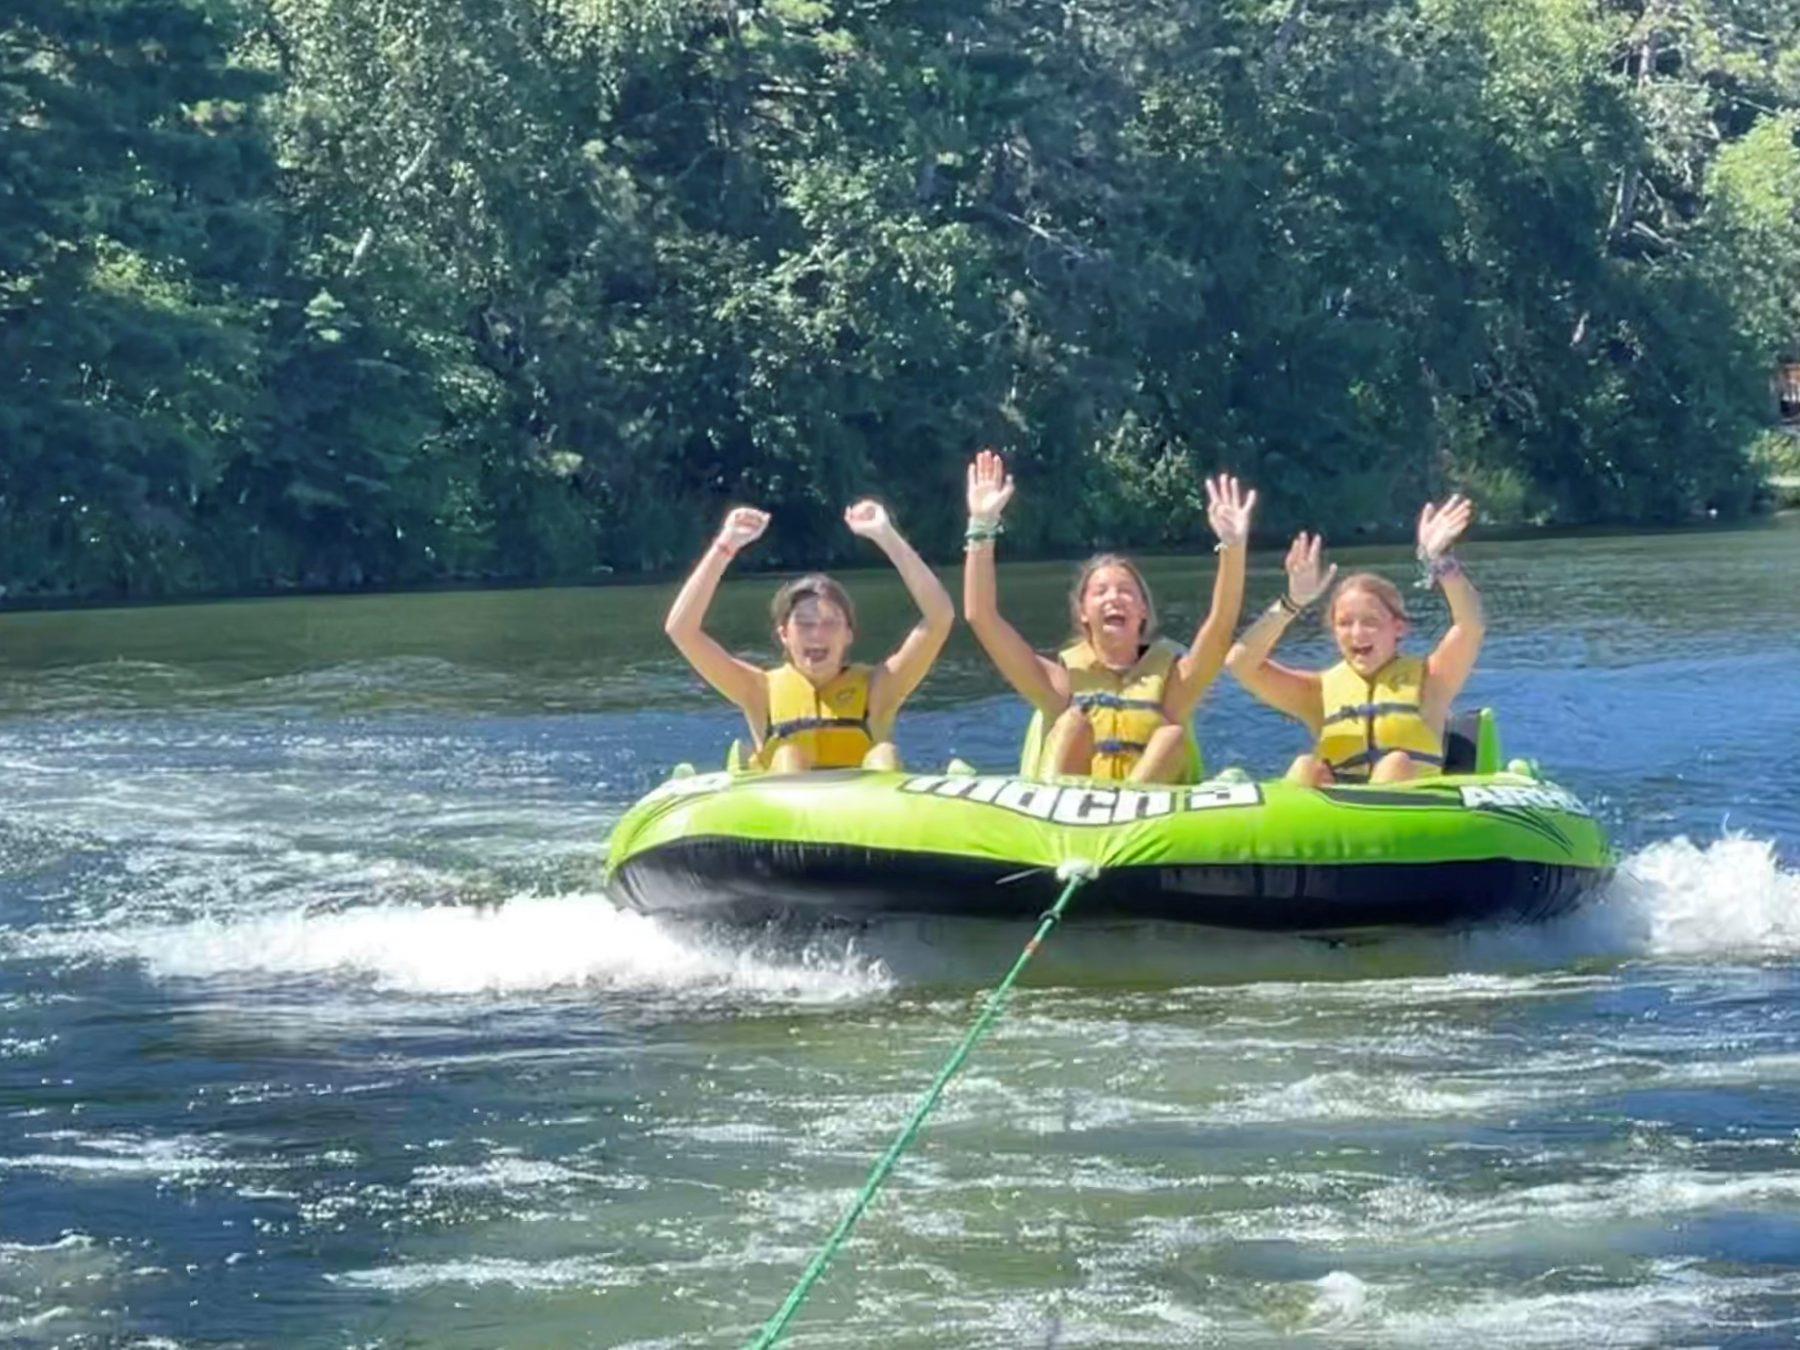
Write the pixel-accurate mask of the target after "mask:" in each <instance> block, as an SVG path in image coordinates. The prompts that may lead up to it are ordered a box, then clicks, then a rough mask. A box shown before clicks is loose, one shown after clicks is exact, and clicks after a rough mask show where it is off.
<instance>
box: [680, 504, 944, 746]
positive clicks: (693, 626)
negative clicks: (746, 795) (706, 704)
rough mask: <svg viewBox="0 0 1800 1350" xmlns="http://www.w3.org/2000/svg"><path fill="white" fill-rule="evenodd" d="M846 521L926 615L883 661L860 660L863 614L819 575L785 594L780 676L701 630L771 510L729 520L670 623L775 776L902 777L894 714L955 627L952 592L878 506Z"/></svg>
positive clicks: (780, 598)
mask: <svg viewBox="0 0 1800 1350" xmlns="http://www.w3.org/2000/svg"><path fill="white" fill-rule="evenodd" d="M844 523H845V524H846V525H848V526H849V527H850V531H851V533H852V534H857V535H861V536H862V537H863V538H864V539H867V540H870V541H871V542H872V543H874V544H875V546H876V547H877V548H879V549H880V550H881V551H882V552H883V553H885V554H887V556H888V559H889V561H891V562H892V563H893V564H894V566H895V567H896V568H897V569H898V570H899V572H900V579H901V580H902V581H904V582H905V583H906V589H907V591H908V593H909V594H911V596H912V598H913V602H914V603H915V604H916V605H918V607H919V612H920V613H921V614H922V615H923V616H924V617H923V618H922V619H921V620H920V622H919V623H918V624H916V625H915V626H914V627H913V630H912V632H910V633H908V634H907V635H906V640H905V641H904V642H902V643H901V644H900V646H899V648H898V649H897V650H896V651H895V652H894V654H893V655H892V656H890V657H888V659H887V660H885V661H883V662H882V663H881V664H880V665H877V666H866V665H853V664H851V663H850V660H849V654H850V644H851V642H852V641H853V640H854V639H855V637H856V610H855V608H854V607H853V606H852V605H851V603H850V597H849V595H848V594H847V593H846V592H845V591H844V588H843V587H842V586H840V585H838V583H837V582H835V581H833V580H832V579H831V578H830V577H827V576H821V575H818V574H817V573H814V574H812V575H810V576H804V577H799V578H796V579H795V580H793V581H790V582H788V583H787V584H786V585H785V586H783V587H782V588H781V589H780V590H779V591H777V592H776V593H775V601H774V604H773V606H772V607H771V608H772V612H773V617H774V620H775V641H776V644H777V645H778V646H779V647H780V648H781V650H782V653H783V654H784V655H785V656H786V657H787V660H786V662H785V663H784V664H783V665H782V666H781V667H780V668H779V669H776V670H761V669H759V668H758V667H756V666H753V665H751V664H750V663H749V662H747V661H740V660H739V659H738V658H737V657H735V656H733V655H732V654H731V653H730V652H728V651H726V650H725V648H724V647H722V646H720V645H719V643H718V642H717V641H716V640H715V639H713V638H712V637H710V636H709V635H708V634H707V633H706V631H705V630H704V629H703V628H702V627H701V625H702V623H703V622H704V621H705V618H706V611H707V608H708V607H709V606H710V605H711V604H712V598H713V593H714V592H715V591H716V590H718V587H719V581H720V579H721V578H722V577H723V576H724V575H725V569H726V568H727V567H728V566H730V564H731V560H732V559H733V558H734V557H736V556H737V554H738V551H739V550H740V549H742V548H743V547H744V546H745V545H747V544H750V543H753V542H754V541H755V540H757V539H759V538H761V536H762V533H763V531H764V530H766V529H768V527H769V514H768V512H766V511H758V510H756V509H755V508H754V507H749V506H740V507H736V508H734V509H733V510H732V511H730V512H729V513H728V514H727V515H726V517H725V523H724V525H723V526H722V527H721V528H720V530H719V536H718V538H716V539H714V540H713V542H712V545H711V547H709V548H708V549H707V550H706V556H705V557H704V558H702V559H701V560H700V563H699V565H698V566H696V567H695V568H694V571H693V574H692V575H691V576H689V577H688V579H687V583H686V584H685V585H684V586H682V588H681V593H680V594H679V595H677V596H676V597H675V604H674V605H673V606H672V607H671V608H670V610H669V617H668V619H667V620H666V621H665V622H664V623H663V632H665V633H667V634H668V635H669V637H670V639H671V640H672V641H673V642H674V643H675V646H676V648H677V649H678V650H679V651H680V652H681V654H682V655H683V656H685V657H686V658H687V660H688V664H689V665H691V666H693V668H694V669H695V670H697V671H699V672H700V674H701V675H702V676H704V677H705V679H706V682H707V683H708V684H710V685H712V687H713V688H714V689H717V690H718V691H719V692H720V693H721V694H723V695H725V697H726V698H728V699H730V700H731V701H732V702H733V703H735V704H737V706H738V707H739V708H741V709H742V710H743V713H744V719H745V720H746V721H747V722H748V723H749V724H750V734H751V736H752V738H753V739H754V741H755V743H756V754H755V763H756V764H757V765H758V766H760V767H762V768H765V769H771V770H773V771H774V772H776V773H798V772H801V771H802V770H806V769H845V768H856V767H858V766H861V767H864V768H870V769H898V768H899V767H900V758H899V755H898V753H897V752H896V751H895V749H894V745H893V742H892V740H891V739H890V737H891V736H892V734H893V726H894V714H895V713H897V712H899V710H900V705H901V704H902V703H904V702H906V699H907V696H908V695H909V694H911V693H912V691H913V690H914V689H916V688H917V687H918V684H919V681H920V680H922V679H924V678H925V672H926V671H928V670H930V669H931V663H932V662H933V661H935V660H936V659H937V654H938V652H940V651H941V650H943V646H944V640H945V639H946V638H947V637H949V636H950V627H951V625H952V624H954V623H955V622H956V607H955V606H954V605H953V604H951V602H950V593H949V592H948V591H946V590H945V589H944V587H943V584H942V583H941V582H940V581H939V580H938V579H937V577H936V575H934V574H933V572H932V570H931V569H930V568H929V567H927V566H926V565H925V561H924V559H922V558H920V557H919V555H918V554H917V553H916V552H914V550H913V547H912V545H911V544H909V543H907V542H906V540H905V539H903V538H901V536H900V532H899V531H898V530H896V529H895V528H894V526H893V522H892V521H890V520H889V519H888V513H887V511H886V510H885V509H884V508H883V507H882V506H881V505H880V504H879V503H877V502H873V501H861V502H858V503H857V504H856V505H855V506H852V507H851V508H850V509H849V510H847V511H845V512H844Z"/></svg>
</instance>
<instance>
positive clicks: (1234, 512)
mask: <svg viewBox="0 0 1800 1350" xmlns="http://www.w3.org/2000/svg"><path fill="white" fill-rule="evenodd" d="M968 492H969V530H968V561H967V563H966V564H965V565H964V568H963V609H964V611H965V613H966V615H967V618H968V620H969V626H970V627H971V628H973V629H974V630H975V636H976V637H977V638H979V639H980V640H981V645H982V647H983V648H984V649H985V650H986V651H987V654H988V656H989V657H990V658H992V660H993V662H994V664H995V666H997V667H998V668H999V670H1000V673H1001V674H1002V675H1003V676H1005V677H1006V681H1007V683H1008V684H1010V685H1012V687H1013V688H1014V689H1016V690H1018V691H1019V693H1020V694H1021V695H1022V696H1023V697H1024V699H1025V700H1026V702H1028V703H1030V704H1031V705H1032V707H1034V708H1036V709H1037V710H1038V712H1039V714H1040V715H1041V716H1042V719H1043V724H1044V725H1046V726H1048V727H1049V728H1050V734H1049V736H1048V737H1047V738H1046V740H1045V748H1044V753H1043V755H1042V757H1041V759H1040V761H1039V763H1038V766H1037V767H1038V771H1039V772H1040V773H1045V774H1082V775H1088V776H1092V777H1094V778H1104V779H1110V780H1115V781H1116V780H1125V781H1130V782H1134V783H1175V782H1191V781H1193V778H1194V777H1196V776H1197V774H1198V771H1199V767H1200V766H1199V765H1198V763H1196V762H1194V756H1193V754H1191V753H1190V745H1189V737H1188V729H1187V728H1188V718H1189V717H1190V716H1191V715H1192V713H1193V711H1194V705H1195V704H1196V703H1198V702H1199V701H1200V696H1201V695H1202V694H1203V693H1205V692H1206V688H1207V686H1208V685H1210V684H1211V683H1212V682H1213V679H1214V677H1215V676H1217V675H1218V673H1219V667H1220V665H1221V664H1222V663H1223V661H1224V659H1225V649H1226V648H1227V647H1228V646H1229V645H1230V643H1231V630H1232V629H1233V628H1235V627H1236V626H1237V619H1238V611H1239V609H1240V608H1241V607H1242V605H1243V601H1244V556H1245V552H1246V549H1247V545H1248V541H1249V535H1250V515H1251V512H1252V511H1253V510H1254V509H1255V506H1256V493H1254V492H1252V493H1250V494H1249V495H1248V496H1247V497H1246V496H1245V495H1243V493H1242V491H1241V489H1240V488H1239V486H1238V481H1237V479H1235V478H1232V477H1230V476H1229V475H1224V474H1221V475H1220V476H1219V477H1217V478H1210V479H1208V480H1207V483H1206V498H1207V508H1206V518H1207V521H1208V522H1209V523H1210V524H1211V526H1212V528H1213V533H1215V534H1216V535H1218V536H1219V552H1220V554H1221V555H1222V556H1221V558H1220V560H1219V573H1218V576H1217V577H1216V578H1215V579H1214V581H1213V599H1212V609H1211V611H1210V612H1209V613H1208V614H1207V616H1206V621H1205V622H1204V623H1202V624H1201V625H1200V629H1199V632H1198V633H1196V634H1195V637H1194V645H1193V646H1192V647H1191V648H1189V649H1188V650H1186V651H1183V650H1182V649H1181V647H1180V646H1179V645H1177V644H1176V643H1173V642H1170V641H1168V640H1167V639H1165V638H1158V637H1157V636H1156V609H1155V605H1154V604H1153V602H1152V601H1151V598H1150V587H1149V586H1148V585H1146V584H1145V582H1144V578H1143V574H1142V573H1140V572H1139V571H1138V569H1137V567H1136V566H1135V565H1133V564H1132V562H1131V561H1130V560H1129V559H1127V558H1122V557H1120V556H1118V555H1117V554H1112V553H1104V554H1101V555H1100V556H1098V557H1095V558H1092V559H1090V560H1089V561H1088V562H1087V563H1086V564H1085V565H1084V566H1083V567H1082V569H1081V573H1080V575H1079V577H1078V578H1077V580H1076V582H1075V588H1074V589H1073V590H1072V591H1071V592H1070V593H1069V620H1070V623H1071V625H1072V630H1073V635H1074V637H1075V641H1074V642H1073V643H1072V644H1071V645H1070V646H1068V647H1065V648H1064V649H1063V650H1062V651H1061V652H1059V653H1058V654H1057V656H1056V658H1055V659H1054V660H1052V659H1050V658H1049V657H1044V656H1039V655H1038V654H1037V653H1036V652H1035V651H1033V650H1032V649H1031V646H1030V644H1028V643H1027V642H1026V641H1025V639H1024V638H1023V637H1021V636H1020V635H1019V632H1018V630H1017V629H1016V628H1014V627H1013V626H1012V625H1011V624H1010V623H1008V622H1007V621H1006V620H1005V619H1003V618H1001V617H1000V609H999V602H998V598H997V586H996V582H995V577H994V538H995V536H996V535H997V534H999V532H1000V513H1001V512H1002V511H1003V510H1005V508H1006V504H1007V502H1009V501H1011V500H1012V494H1013V480H1012V479H1011V477H1009V476H1008V475H1007V473H1006V466H1005V465H1004V464H1003V463H1002V462H1001V459H1000V456H999V455H997V454H995V453H994V452H993V451H992V450H983V451H982V452H981V453H980V454H979V455H977V456H976V457H975V459H974V460H973V461H972V462H971V463H970V465H969V485H968Z"/></svg>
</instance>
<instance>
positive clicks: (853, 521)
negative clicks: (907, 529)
mask: <svg viewBox="0 0 1800 1350" xmlns="http://www.w3.org/2000/svg"><path fill="white" fill-rule="evenodd" d="M844 524H846V525H848V526H849V527H850V533H851V534H854V535H858V536H860V537H862V538H864V539H879V538H881V537H882V536H883V535H885V534H891V533H892V532H893V529H894V522H893V521H891V520H889V519H888V513H887V507H885V506H883V505H882V504H881V503H880V502H878V501H875V500H873V499H871V498H866V497H865V498H864V499H863V500H862V501H860V502H858V503H857V504H856V505H855V506H852V507H848V508H846V509H845V511H844Z"/></svg>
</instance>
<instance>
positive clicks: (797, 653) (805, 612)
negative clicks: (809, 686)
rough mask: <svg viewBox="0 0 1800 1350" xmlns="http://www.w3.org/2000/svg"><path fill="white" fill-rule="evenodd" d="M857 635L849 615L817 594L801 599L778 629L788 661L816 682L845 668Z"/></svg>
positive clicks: (825, 679) (819, 682)
mask: <svg viewBox="0 0 1800 1350" xmlns="http://www.w3.org/2000/svg"><path fill="white" fill-rule="evenodd" d="M855 636H856V630H855V629H853V628H852V627H851V626H850V618H849V616H848V615H847V614H845V613H844V611H843V610H842V609H840V608H838V606H836V605H834V604H832V603H831V601H829V600H825V599H821V598H820V597H818V596H815V595H809V596H805V597H804V598H802V599H801V600H800V602H799V603H798V604H796V605H795V606H794V608H793V609H792V611H791V612H789V614H788V616H787V619H786V621H785V622H783V623H782V624H780V625H779V626H778V627H777V628H776V629H775V640H776V641H777V642H779V643H780V644H781V650H782V651H783V652H785V653H786V654H787V659H788V662H789V664H791V665H792V666H793V667H794V669H795V670H797V671H799V672H800V673H801V674H802V675H804V676H806V678H807V679H809V680H811V681H812V682H813V683H814V684H824V683H825V682H826V681H827V680H829V679H832V678H833V677H834V676H836V675H837V673H838V672H839V671H841V670H842V669H843V668H844V663H845V661H846V660H847V659H848V657H849V654H850V640H851V639H852V638H853V637H855Z"/></svg>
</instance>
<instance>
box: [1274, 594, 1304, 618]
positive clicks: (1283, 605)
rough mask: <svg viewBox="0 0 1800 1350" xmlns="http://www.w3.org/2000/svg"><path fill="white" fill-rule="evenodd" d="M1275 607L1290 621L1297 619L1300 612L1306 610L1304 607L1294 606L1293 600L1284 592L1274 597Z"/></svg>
mask: <svg viewBox="0 0 1800 1350" xmlns="http://www.w3.org/2000/svg"><path fill="white" fill-rule="evenodd" d="M1275 607H1276V608H1277V609H1279V610H1280V611H1281V612H1282V613H1283V614H1285V615H1287V616H1288V618H1290V619H1297V618H1299V617H1300V612H1301V611H1302V610H1304V609H1305V608H1306V606H1305V605H1298V604H1295V603H1294V600H1293V598H1292V597H1291V596H1289V595H1288V593H1287V592H1286V591H1283V592H1282V593H1281V594H1280V595H1278V596H1276V597H1275Z"/></svg>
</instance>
